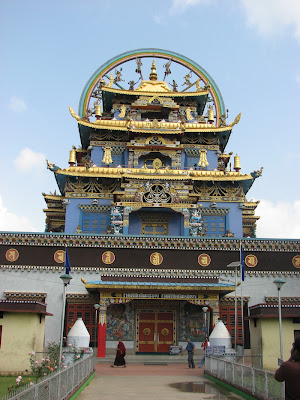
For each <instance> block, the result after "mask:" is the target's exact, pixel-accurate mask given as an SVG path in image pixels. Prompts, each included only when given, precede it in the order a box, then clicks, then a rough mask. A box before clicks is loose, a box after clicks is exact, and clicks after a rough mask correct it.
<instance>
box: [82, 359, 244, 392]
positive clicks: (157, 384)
mask: <svg viewBox="0 0 300 400" xmlns="http://www.w3.org/2000/svg"><path fill="white" fill-rule="evenodd" d="M95 368H96V376H95V378H94V379H93V380H92V381H91V382H90V384H89V385H88V386H87V387H86V388H85V389H84V390H83V392H82V393H81V394H80V395H79V396H78V397H77V399H78V400H95V399H97V400H129V399H130V400H135V399H140V400H150V399H151V400H153V399H155V400H171V399H172V400H179V399H180V400H185V399H187V400H194V399H197V400H200V399H219V400H220V399H222V400H223V399H240V397H238V396H229V397H227V396H226V395H224V394H220V393H219V391H218V390H217V389H216V388H215V387H214V386H211V385H210V384H209V383H208V381H207V380H206V379H204V378H203V369H199V368H197V367H196V368H195V369H188V368H187V364H169V365H144V364H129V365H127V367H126V368H122V367H118V368H111V367H110V366H109V365H108V364H96V366H95ZM179 382H193V383H197V384H198V389H197V390H199V389H200V391H203V393H199V392H197V393H193V392H184V391H181V390H179V389H176V388H174V387H171V386H170V384H176V383H179ZM205 383H206V384H205ZM199 385H200V386H199ZM204 391H205V392H204Z"/></svg>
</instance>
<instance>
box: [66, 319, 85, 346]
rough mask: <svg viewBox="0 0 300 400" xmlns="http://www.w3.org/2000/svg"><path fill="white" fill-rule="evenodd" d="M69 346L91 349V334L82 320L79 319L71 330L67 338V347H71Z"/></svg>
mask: <svg viewBox="0 0 300 400" xmlns="http://www.w3.org/2000/svg"><path fill="white" fill-rule="evenodd" d="M69 344H75V345H76V346H77V347H89V344H90V334H89V332H88V330H87V329H86V326H85V325H84V322H83V321H82V318H78V319H77V321H76V322H75V324H74V325H73V326H72V328H71V329H70V331H69V333H68V336H67V346H69Z"/></svg>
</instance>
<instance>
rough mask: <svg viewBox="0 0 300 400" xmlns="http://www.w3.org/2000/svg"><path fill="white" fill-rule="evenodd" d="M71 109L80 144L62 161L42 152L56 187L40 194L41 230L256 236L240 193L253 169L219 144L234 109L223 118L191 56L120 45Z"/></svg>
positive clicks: (212, 87)
mask: <svg viewBox="0 0 300 400" xmlns="http://www.w3.org/2000/svg"><path fill="white" fill-rule="evenodd" d="M144 60H145V61H144ZM147 60H150V62H151V64H149V62H148V64H149V65H148V70H147ZM143 64H146V65H145V66H144V65H143ZM171 71H174V73H172V72H171ZM123 75H124V78H126V79H123ZM146 75H147V76H146ZM144 77H145V79H144ZM128 79H129V82H128V84H126V85H125V84H124V83H123V82H125V81H127V80H128ZM170 81H171V82H172V83H171V84H168V83H167V82H170ZM177 82H178V83H177ZM123 86H126V88H124V87H123ZM70 112H71V115H72V116H73V117H74V119H75V120H76V121H77V123H78V128H79V135H80V142H81V146H80V147H79V148H76V147H75V146H73V147H72V149H71V151H70V157H69V167H68V168H65V169H63V168H60V167H58V166H56V165H55V164H53V163H51V162H48V168H49V169H50V170H51V171H53V173H54V175H55V178H56V181H57V184H58V188H59V191H60V195H44V197H45V200H46V202H47V205H48V209H46V210H45V212H46V215H47V231H51V232H56V231H62V232H65V233H68V234H72V233H81V232H82V233H89V234H91V233H92V234H107V233H109V234H112V235H151V236H180V237H226V236H227V237H239V238H241V237H255V222H256V220H257V219H258V217H256V216H255V214H254V211H255V208H256V206H257V203H255V202H248V201H247V199H246V195H247V192H248V191H249V189H250V187H251V186H252V184H253V182H254V180H255V179H256V178H257V177H258V176H260V175H261V171H262V169H260V170H257V171H254V172H251V173H247V174H242V173H241V171H240V170H241V162H240V157H239V156H238V155H235V156H234V157H233V153H232V152H226V146H227V144H228V141H229V138H230V135H231V132H232V129H233V127H234V126H235V125H236V124H237V123H238V122H239V120H240V118H241V114H239V115H238V116H237V117H236V118H235V119H234V121H233V122H231V123H227V115H226V110H225V105H224V102H223V99H222V96H221V93H220V91H219V88H218V87H217V85H216V84H215V82H214V80H213V79H212V78H211V77H210V75H209V74H208V73H207V72H206V71H204V70H203V68H201V67H200V66H199V65H197V64H196V63H195V62H193V61H192V60H189V59H186V58H185V57H183V56H180V55H178V54H174V53H169V52H164V53H162V52H161V51H159V50H153V51H151V52H150V51H149V52H147V51H143V52H139V54H137V53H133V54H132V55H128V54H126V55H124V54H123V55H120V56H118V57H116V59H115V60H114V61H112V60H111V61H110V63H109V65H107V64H104V66H102V67H100V68H99V69H98V70H97V71H96V72H95V74H94V75H93V76H92V77H91V78H90V79H89V81H88V82H87V84H86V86H85V88H84V90H83V93H82V95H81V100H80V105H79V111H78V115H77V114H76V113H75V111H74V110H73V109H72V108H71V107H70Z"/></svg>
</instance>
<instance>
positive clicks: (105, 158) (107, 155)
mask: <svg viewBox="0 0 300 400" xmlns="http://www.w3.org/2000/svg"><path fill="white" fill-rule="evenodd" d="M102 162H103V164H106V165H109V164H111V163H112V162H113V160H112V158H111V147H110V146H106V147H105V151H104V156H103V159H102Z"/></svg>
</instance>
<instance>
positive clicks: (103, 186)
mask: <svg viewBox="0 0 300 400" xmlns="http://www.w3.org/2000/svg"><path fill="white" fill-rule="evenodd" d="M119 187H120V185H119V183H118V181H116V180H113V179H97V178H91V179H84V178H78V180H77V181H76V182H74V181H73V180H71V179H70V178H69V177H68V178H67V180H66V184H65V191H66V192H73V193H100V192H101V193H103V192H104V193H112V192H114V191H115V190H118V189H119Z"/></svg>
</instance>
